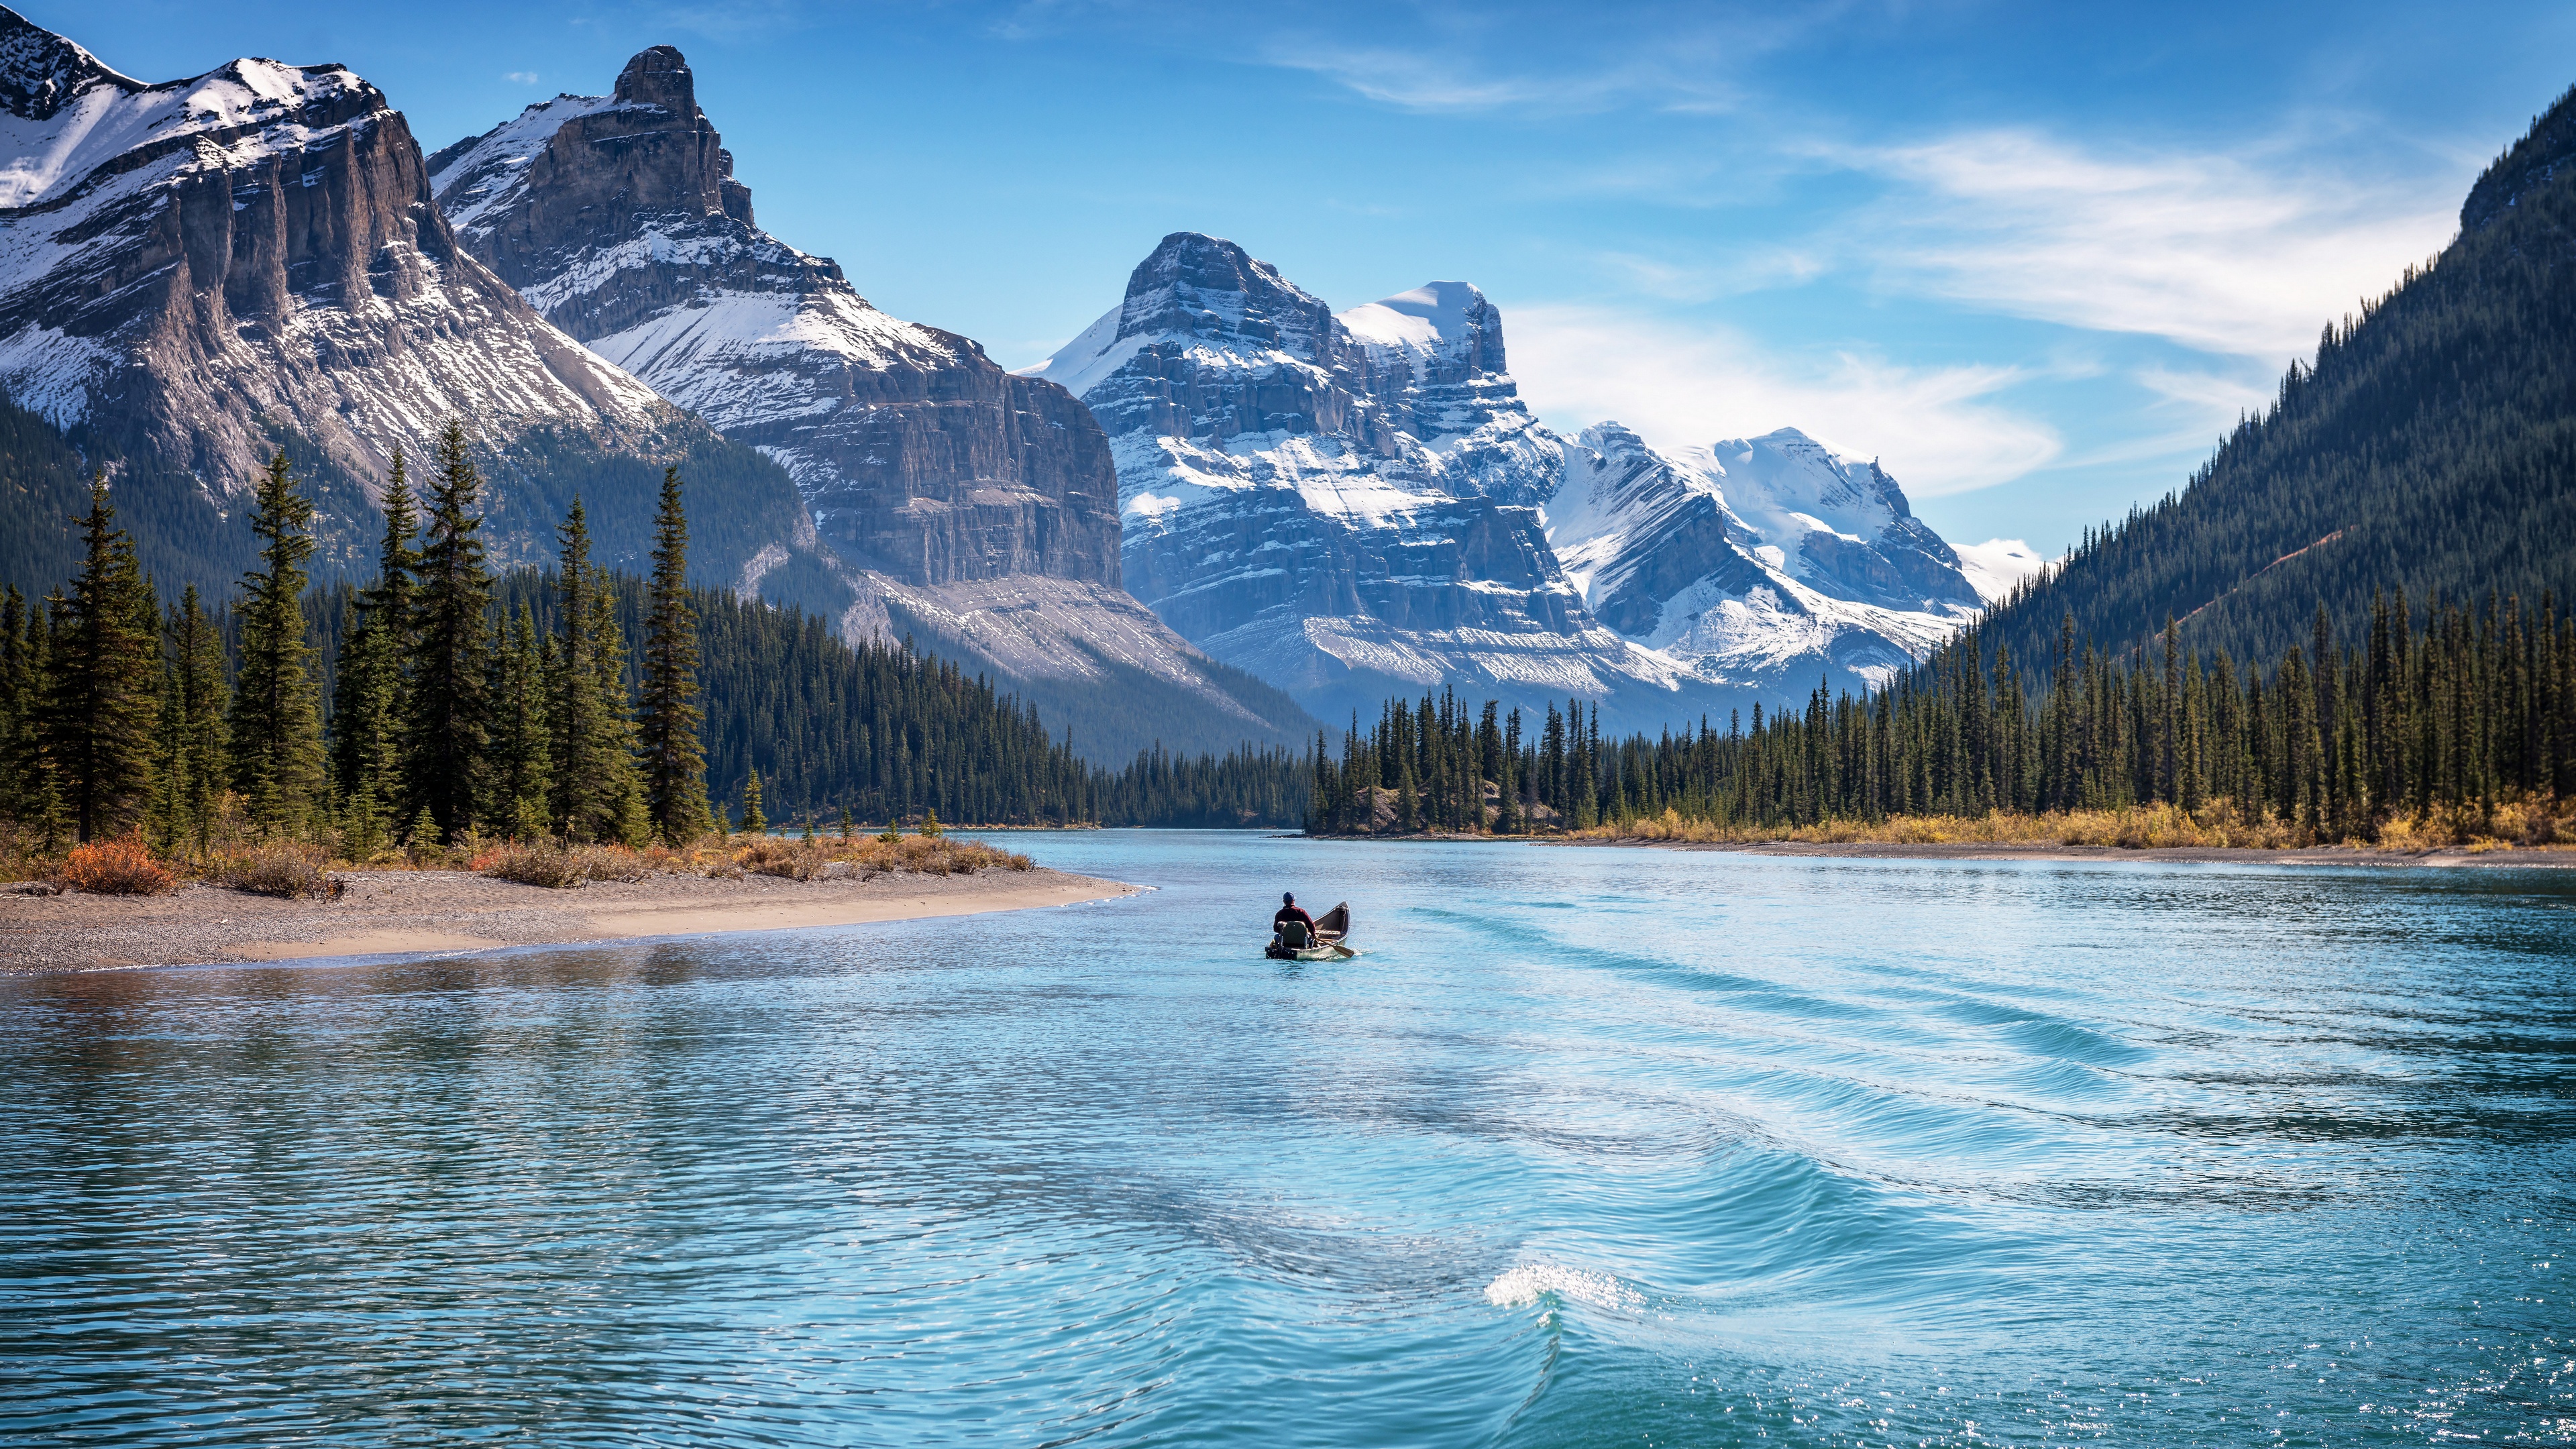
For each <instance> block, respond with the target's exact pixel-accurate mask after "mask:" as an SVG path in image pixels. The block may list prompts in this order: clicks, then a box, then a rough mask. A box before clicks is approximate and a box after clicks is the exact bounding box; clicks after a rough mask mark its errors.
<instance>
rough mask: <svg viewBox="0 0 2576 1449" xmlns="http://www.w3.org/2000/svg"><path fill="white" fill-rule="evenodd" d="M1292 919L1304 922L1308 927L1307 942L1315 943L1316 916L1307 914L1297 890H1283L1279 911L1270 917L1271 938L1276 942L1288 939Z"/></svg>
mask: <svg viewBox="0 0 2576 1449" xmlns="http://www.w3.org/2000/svg"><path fill="white" fill-rule="evenodd" d="M1290 921H1300V922H1303V923H1304V924H1305V927H1306V944H1307V945H1309V946H1311V945H1314V944H1315V918H1314V917H1313V916H1310V915H1307V914H1306V908H1305V907H1303V906H1301V905H1299V904H1297V893H1296V892H1295V891H1281V892H1280V893H1279V913H1278V914H1277V915H1274V916H1272V917H1271V918H1270V939H1271V941H1272V942H1273V943H1274V944H1276V943H1278V942H1281V941H1284V940H1286V939H1287V932H1288V923H1289V922H1290Z"/></svg>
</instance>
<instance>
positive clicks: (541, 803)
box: [486, 600, 554, 840]
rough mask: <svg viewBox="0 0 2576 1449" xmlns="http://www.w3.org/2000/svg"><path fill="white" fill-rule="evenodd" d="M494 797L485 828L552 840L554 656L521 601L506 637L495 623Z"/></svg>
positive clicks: (515, 836)
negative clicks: (549, 701)
mask: <svg viewBox="0 0 2576 1449" xmlns="http://www.w3.org/2000/svg"><path fill="white" fill-rule="evenodd" d="M492 629H493V642H492V654H493V667H492V677H493V686H492V704H493V709H492V744H491V750H490V774H491V793H490V798H489V800H488V801H487V802H486V803H487V805H488V807H489V813H488V815H487V817H486V824H487V826H488V828H489V829H490V830H491V832H492V833H493V834H495V835H498V836H502V837H505V838H507V839H511V840H542V839H544V838H545V837H546V835H547V834H548V828H547V827H548V821H549V820H550V819H551V813H550V812H551V810H552V805H551V801H552V799H553V793H554V773H553V765H552V749H553V745H552V738H553V725H552V721H551V719H550V717H549V714H548V706H547V699H546V696H547V692H548V680H549V678H550V675H551V669H550V664H551V661H552V659H553V651H552V650H551V649H550V648H547V647H545V646H543V645H541V644H540V643H539V641H538V637H537V624H536V618H535V616H534V614H533V613H531V612H530V610H529V608H528V605H527V603H526V602H525V601H524V600H523V601H521V603H520V604H519V612H518V615H517V617H516V618H515V619H513V620H512V621H511V622H510V625H509V628H508V631H507V633H506V634H505V633H504V632H503V630H502V626H501V622H500V621H499V620H498V619H495V620H494V621H493V625H492Z"/></svg>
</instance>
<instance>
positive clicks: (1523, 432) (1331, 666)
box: [1029, 232, 1981, 728]
mask: <svg viewBox="0 0 2576 1449" xmlns="http://www.w3.org/2000/svg"><path fill="white" fill-rule="evenodd" d="M1029 372H1030V373H1031V374H1032V375H1035V376H1041V377H1049V378H1054V379H1056V380H1058V381H1061V382H1063V383H1064V384H1065V386H1066V387H1067V388H1069V389H1071V390H1073V391H1074V392H1076V393H1077V394H1078V395H1080V396H1081V397H1082V399H1083V400H1084V401H1085V402H1087V403H1089V404H1090V405H1091V408H1092V411H1093V412H1094V413H1095V414H1097V415H1098V416H1099V418H1100V420H1101V424H1102V426H1103V427H1104V428H1106V429H1107V430H1108V432H1109V435H1110V449H1111V452H1112V454H1113V455H1114V456H1115V457H1116V459H1117V462H1118V472H1119V501H1120V508H1121V511H1122V514H1123V517H1124V519H1125V523H1126V545H1125V546H1126V558H1127V577H1128V580H1129V583H1130V586H1131V587H1132V588H1133V589H1134V590H1135V592H1136V594H1137V597H1139V598H1141V599H1144V600H1145V601H1146V602H1147V603H1149V604H1151V605H1152V606H1153V607H1154V608H1155V610H1156V611H1157V612H1159V613H1161V614H1162V615H1163V617H1164V618H1165V619H1166V620H1168V621H1169V622H1170V623H1171V624H1172V625H1173V626H1174V627H1175V628H1177V629H1179V630H1180V631H1181V633H1182V634H1183V635H1185V636H1187V637H1188V638H1190V639H1191V640H1192V641H1193V642H1195V643H1197V644H1199V645H1200V647H1202V648H1204V649H1206V650H1208V651H1209V652H1210V653H1212V654H1215V655H1216V656H1217V657H1218V658H1220V659H1224V660H1226V661H1228V662H1229V663H1233V664H1236V665H1239V666H1241V667H1243V668H1245V669H1249V670H1252V671H1254V672H1256V673H1259V674H1261V675H1263V676H1264V677H1266V678H1269V679H1272V680H1274V681H1276V682H1278V683H1281V684H1283V685H1285V686H1286V687H1288V688H1289V689H1290V691H1291V692H1292V693H1295V694H1296V695H1297V696H1298V697H1299V698H1300V699H1301V700H1303V701H1305V702H1306V703H1307V704H1308V705H1309V707H1310V708H1314V709H1316V710H1317V711H1318V712H1319V713H1322V714H1325V715H1326V716H1327V717H1338V715H1339V714H1340V713H1341V711H1342V710H1344V709H1346V708H1348V707H1351V706H1352V705H1354V704H1356V705H1357V706H1359V707H1360V708H1362V709H1363V710H1364V711H1366V710H1373V708H1374V702H1375V700H1376V699H1377V698H1379V697H1380V696H1382V695H1384V694H1386V693H1389V692H1397V691H1416V690H1420V689H1424V688H1436V687H1440V686H1442V685H1455V686H1457V687H1459V688H1460V689H1462V690H1464V691H1467V692H1469V693H1475V694H1493V695H1497V696H1500V697H1502V698H1505V699H1507V700H1512V701H1516V702H1522V703H1535V702H1538V701H1541V700H1546V699H1560V700H1561V699H1564V698H1566V697H1567V696H1569V695H1579V696H1583V697H1586V698H1589V699H1591V700H1593V701H1595V702H1596V703H1598V704H1599V705H1600V706H1601V707H1602V709H1603V711H1604V714H1605V716H1606V717H1607V718H1609V719H1611V720H1612V721H1615V722H1620V723H1625V724H1635V725H1639V726H1643V727H1648V728H1651V727H1653V726H1655V725H1657V724H1661V723H1674V724H1678V723H1682V722H1685V721H1692V720H1695V719H1696V718H1697V717H1698V715H1700V714H1701V713H1702V712H1723V710H1725V709H1727V708H1733V707H1741V706H1743V705H1747V704H1750V703H1752V702H1754V701H1757V700H1758V701H1761V702H1764V703H1769V704H1777V703H1780V702H1783V701H1794V700H1796V699H1800V698H1803V697H1804V696H1805V694H1806V693H1807V692H1808V691H1809V690H1811V689H1812V688H1813V687H1814V685H1815V683H1816V681H1817V679H1818V678H1819V676H1820V674H1821V675H1823V676H1825V677H1827V678H1829V679H1830V680H1831V681H1832V682H1833V683H1835V684H1836V685H1837V686H1838V687H1850V688H1858V687H1862V686H1867V685H1872V684H1876V683H1880V682H1883V681H1884V680H1886V679H1887V678H1889V677H1891V676H1892V675H1893V674H1894V672H1896V671H1897V670H1898V669H1900V668H1902V667H1903V666H1904V665H1905V663H1906V662H1908V661H1910V660H1912V659H1915V658H1919V657H1921V656H1922V655H1923V654H1924V653H1925V652H1927V651H1928V650H1929V649H1930V648H1931V647H1932V646H1933V645H1935V644H1937V643H1938V642H1939V641H1940V640H1941V639H1942V638H1944V637H1947V635H1948V634H1949V633H1950V632H1951V631H1952V630H1953V629H1955V628H1956V627H1957V626H1958V624H1959V622H1960V621H1961V620H1963V619H1965V618H1967V617H1969V616H1971V615H1972V614H1973V613H1974V612H1975V610H1976V609H1977V608H1978V607H1979V606H1980V603H1981V601H1980V599H1979V597H1978V595H1977V592H1976V590H1975V589H1974V588H1973V587H1972V586H1971V584H1970V582H1969V580H1968V579H1967V577H1966V576H1965V574H1964V573H1963V572H1962V570H1961V567H1960V562H1959V560H1958V558H1957V557H1956V556H1955V555H1954V554H1953V553H1952V552H1951V551H1950V549H1949V548H1948V546H1947V545H1945V544H1944V543H1942V541H1941V540H1940V538H1939V537H1938V536H1937V535H1935V534H1933V533H1932V531H1931V530H1930V529H1928V528H1926V527H1925V526H1924V525H1923V524H1922V523H1921V522H1919V521H1918V520H1916V519H1915V518H1914V517H1913V516H1912V512H1911V510H1910V508H1909V507H1908V506H1907V504H1906V502H1905V498H1904V494H1903V492H1902V491H1901V490H1900V489H1899V488H1898V487H1897V485H1896V483H1895V481H1894V480H1893V479H1891V478H1889V477H1888V476H1887V475H1886V474H1885V473H1884V472H1882V471H1880V470H1879V469H1878V467H1877V466H1876V464H1874V463H1853V462H1850V461H1848V460H1845V459H1841V458H1838V457H1836V456H1835V455H1833V454H1832V453H1830V452H1829V451H1828V450H1826V449H1824V448H1823V447H1822V446H1821V445H1819V444H1816V443H1815V442H1813V441H1812V440H1810V439H1808V438H1806V437H1804V436H1803V435H1801V434H1798V433H1796V432H1794V431H1783V432H1780V433H1775V434H1772V435H1770V436H1769V437H1765V438H1761V439H1753V440H1739V441H1737V442H1733V443H1721V444H1719V445H1717V446H1716V447H1715V448H1713V449H1705V450H1695V451H1693V452H1691V453H1688V454H1684V455H1680V456H1674V457H1667V456H1664V455H1662V454H1659V453H1657V452H1655V451H1654V450H1653V449H1651V448H1649V447H1647V446H1646V444H1645V443H1644V442H1643V440H1641V439H1639V438H1638V437H1637V436H1636V435H1635V434H1634V433H1632V432H1630V431H1628V430H1627V429H1625V428H1621V427H1620V426H1618V425H1617V424H1615V423H1611V424H1605V425H1603V426H1601V427H1597V428H1594V429H1592V430H1589V431H1587V432H1586V433H1585V434H1584V435H1583V436H1582V437H1581V438H1579V439H1567V438H1564V437H1562V436H1560V435H1558V434H1556V433H1555V432H1553V431H1551V430H1549V429H1548V428H1546V427H1544V426H1542V425H1541V424H1540V423H1539V422H1538V421H1537V419H1536V418H1535V416H1533V414H1532V413H1531V410H1530V408H1529V406H1528V405H1527V403H1526V402H1525V401H1524V400H1523V399H1522V398H1521V397H1520V394H1519V389H1518V387H1517V385H1516V384H1515V383H1514V382H1513V380H1512V377H1511V374H1510V371H1509V368H1508V365H1507V359H1506V354H1505V346H1504V340H1503V327H1502V318H1501V314H1500V312H1499V311H1498V309H1496V308H1495V307H1494V305H1493V304H1492V302H1491V301H1490V300H1488V299H1487V298H1486V297H1485V296H1484V295H1483V294H1482V293H1480V292H1478V291H1477V290H1476V289H1475V288H1474V287H1472V286H1469V285H1468V284H1466V283H1463V282H1434V283H1430V284H1428V285H1426V286H1423V287H1419V288H1416V289H1414V290H1412V291H1409V292H1403V293H1399V294H1397V295H1395V296H1392V297H1388V298H1385V299H1383V300H1381V301H1377V302H1372V303H1368V304H1365V305H1363V306H1359V307H1354V308H1351V309H1350V310H1348V311H1345V312H1342V313H1339V314H1335V313H1334V312H1333V311H1332V309H1331V308H1330V307H1329V306H1328V305H1327V304H1325V303H1324V302H1323V301H1321V300H1320V299H1318V298H1316V297H1314V296H1312V295H1310V294H1308V293H1306V292H1304V291H1302V290H1300V289H1299V288H1297V287H1296V286H1295V285H1293V284H1292V283H1290V282H1288V281H1287V280H1286V279H1285V278H1283V277H1281V276H1280V275H1279V273H1278V271H1277V270H1276V269H1275V268H1273V267H1271V266H1269V265H1268V264H1267V263H1264V262H1260V261H1257V260H1254V259H1253V258H1252V257H1251V256H1249V255H1248V254H1247V253H1245V252H1244V251H1243V249H1242V248H1241V247H1238V246H1236V245H1235V244H1233V243H1231V242H1227V241H1222V240H1219V239H1217V238H1213V237H1208V236H1203V235H1200V234H1197V233H1190V232H1183V233H1176V234H1174V235H1172V236H1170V237H1166V238H1165V239H1164V240H1163V242H1162V243H1161V245H1159V246H1158V247H1157V248H1156V249H1155V251H1154V253H1153V255H1152V256H1150V257H1148V258H1147V259H1146V260H1145V261H1144V263H1143V264H1141V265H1140V266H1138V267H1137V269H1136V271H1135V273H1134V275H1133V276H1132V277H1131V278H1130V280H1129V283H1128V287H1127V293H1126V296H1125V298H1124V300H1123V301H1122V302H1121V303H1120V305H1119V306H1118V307H1117V308H1115V309H1113V310H1111V311H1110V312H1109V313H1107V314H1106V315H1104V316H1103V317H1101V319H1100V320H1099V321H1098V322H1095V323H1094V324H1092V326H1091V327H1090V328H1088V329H1086V330H1085V331H1084V332H1083V333H1082V335H1081V336H1079V337H1077V338H1075V339H1074V341H1073V342H1071V343H1069V344H1068V345H1067V346H1066V347H1065V348H1064V349H1063V350H1062V351H1060V352H1058V353H1057V354H1056V355H1055V356H1054V357H1052V358H1049V359H1048V360H1047V361H1045V362H1044V363H1041V364H1039V365H1038V366H1036V367H1034V368H1031V369H1029Z"/></svg>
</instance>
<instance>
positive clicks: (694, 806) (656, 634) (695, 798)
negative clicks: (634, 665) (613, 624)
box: [636, 468, 849, 845]
mask: <svg viewBox="0 0 2576 1449" xmlns="http://www.w3.org/2000/svg"><path fill="white" fill-rule="evenodd" d="M680 488H681V484H680V470H679V469H677V468H665V469H663V470H662V506H661V512H660V513H659V514H658V515H657V516H656V517H655V519H654V524H653V577H652V580H651V582H650V584H649V585H648V588H647V592H646V595H645V609H646V616H645V622H644V697H643V699H642V701H641V702H640V704H639V707H638V708H637V711H636V722H637V725H638V730H637V734H638V744H639V747H640V749H641V752H642V755H643V761H644V808H645V812H646V814H647V815H649V816H650V817H651V819H652V822H653V829H654V832H655V833H656V834H659V835H660V836H661V837H662V838H663V839H664V840H666V841H669V842H670V843H671V844H673V845H680V844H683V843H685V842H687V841H691V840H695V839H697V838H698V837H699V836H701V835H703V834H705V833H706V832H707V831H708V830H709V829H711V828H713V824H714V822H713V821H712V820H711V819H710V818H709V816H708V814H707V807H706V800H707V761H706V750H705V747H704V746H703V745H702V744H701V743H700V741H699V738H698V731H699V729H700V728H701V727H702V726H703V725H704V723H705V715H704V713H703V712H702V711H701V710H700V709H699V708H698V616H697V611H696V610H695V609H693V608H691V607H690V606H689V518H688V514H687V512H686V511H685V510H684V509H683V508H682V507H681V503H680ZM848 815H849V808H848V806H847V805H844V806H843V807H842V818H843V820H844V821H846V820H847V819H848ZM848 833H849V832H848V831H847V830H846V829H845V830H843V831H842V834H844V835H847V834H848Z"/></svg>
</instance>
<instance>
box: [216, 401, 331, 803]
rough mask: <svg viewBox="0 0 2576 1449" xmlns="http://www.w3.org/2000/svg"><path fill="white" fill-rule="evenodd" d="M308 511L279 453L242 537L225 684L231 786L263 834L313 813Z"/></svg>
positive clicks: (317, 795)
mask: <svg viewBox="0 0 2576 1449" xmlns="http://www.w3.org/2000/svg"><path fill="white" fill-rule="evenodd" d="M312 523H313V502H312V500H311V499H308V498H306V497H305V496H304V495H303V494H301V493H299V492H297V491H296V488H295V475H294V472H293V470H292V469H291V468H290V467H289V465H288V463H287V461H286V453H285V451H284V450H282V449H281V450H280V451H279V452H278V453H277V454H276V455H275V456H274V457H272V458H270V459H269V463H268V468H267V471H265V472H264V473H262V474H261V475H260V480H259V485H258V490H257V492H256V493H255V494H254V495H253V498H252V503H251V519H250V526H251V532H252V533H254V534H256V535H257V536H258V537H259V538H260V540H261V543H260V550H259V558H260V564H261V567H260V568H258V569H256V570H254V571H253V572H251V573H248V574H245V575H243V576H242V586H243V591H244V593H245V595H246V597H245V598H244V599H243V601H242V605H241V620H242V623H241V640H242V642H241V670H240V673H239V675H238V676H237V677H236V679H235V681H234V684H233V698H232V719H231V721H230V734H231V737H232V738H231V745H232V764H233V786H234V788H235V789H238V790H239V791H241V794H242V811H243V814H244V815H245V816H246V817H247V818H248V819H249V821H250V823H251V824H252V825H254V826H256V827H257V828H259V829H261V830H263V831H280V830H293V829H298V828H302V827H304V826H306V825H308V824H309V823H310V822H311V819H312V816H313V812H314V810H315V808H316V807H317V806H318V805H319V804H320V803H321V795H322V790H323V779H322V721H321V718H320V715H319V713H318V711H317V708H316V706H317V703H318V695H319V690H318V688H317V687H316V685H315V682H314V679H313V666H312V654H313V650H312V647H311V646H310V645H308V644H306V643H305V642H304V602H303V600H304V561H305V560H306V559H308V558H310V557H312V554H313V536H312V533H311V532H310V529H311V527H312Z"/></svg>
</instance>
